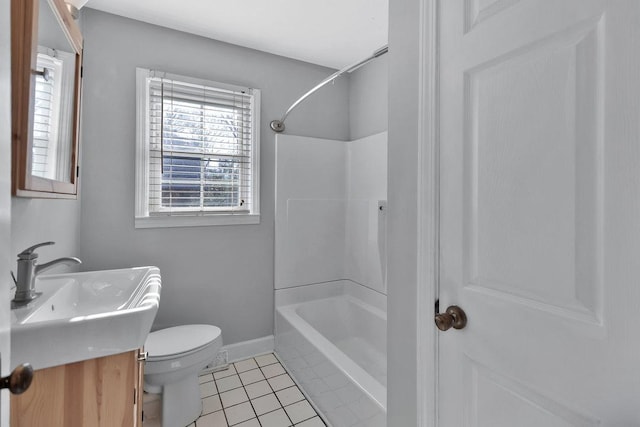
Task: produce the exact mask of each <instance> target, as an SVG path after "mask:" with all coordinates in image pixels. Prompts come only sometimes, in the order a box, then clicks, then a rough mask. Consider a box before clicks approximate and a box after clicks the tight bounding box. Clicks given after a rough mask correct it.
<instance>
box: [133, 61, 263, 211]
mask: <svg viewBox="0 0 640 427" xmlns="http://www.w3.org/2000/svg"><path fill="white" fill-rule="evenodd" d="M256 94H259V92H258V91H257V90H256V89H250V88H240V87H235V86H229V85H224V84H220V83H215V82H203V81H201V80H195V79H191V78H187V77H179V76H172V75H168V74H165V73H159V72H154V71H148V77H147V78H146V111H147V114H146V116H147V117H146V123H147V124H146V140H147V145H146V146H147V153H146V158H147V159H148V164H147V168H146V169H147V173H148V176H147V180H146V181H147V191H146V193H147V201H146V209H147V212H148V215H149V216H156V215H157V216H167V215H169V216H172V215H215V214H232V215H243V214H244V215H246V214H255V213H257V202H258V201H257V197H258V194H257V170H258V168H257V130H256V127H257V126H256V118H257V113H256V110H257V105H256V101H257V98H258V97H257V96H256ZM258 96H259V95H258ZM258 100H259V98H258Z"/></svg>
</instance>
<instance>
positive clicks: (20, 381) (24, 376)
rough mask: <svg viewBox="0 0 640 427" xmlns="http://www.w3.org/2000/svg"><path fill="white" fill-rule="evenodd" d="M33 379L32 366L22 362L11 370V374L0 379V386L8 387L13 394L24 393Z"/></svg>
mask: <svg viewBox="0 0 640 427" xmlns="http://www.w3.org/2000/svg"><path fill="white" fill-rule="evenodd" d="M32 380H33V367H32V366H31V365H30V364H28V363H23V364H22V365H20V366H18V367H17V368H16V369H14V370H13V372H11V375H9V376H6V377H4V378H1V379H0V388H8V389H9V391H10V392H11V393H13V394H22V393H24V392H25V391H26V390H27V389H28V388H29V386H30V385H31V381H32Z"/></svg>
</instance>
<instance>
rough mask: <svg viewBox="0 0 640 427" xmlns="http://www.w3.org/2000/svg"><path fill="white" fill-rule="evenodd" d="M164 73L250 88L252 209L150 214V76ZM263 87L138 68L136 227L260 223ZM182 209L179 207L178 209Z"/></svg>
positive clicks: (197, 81)
mask: <svg viewBox="0 0 640 427" xmlns="http://www.w3.org/2000/svg"><path fill="white" fill-rule="evenodd" d="M155 77H162V78H166V79H175V80H179V81H181V82H186V83H189V84H195V85H201V86H210V87H215V88H216V89H222V90H228V91H233V92H238V91H242V92H247V93H249V94H251V99H252V102H251V108H252V151H251V156H252V158H251V161H252V174H251V179H252V181H253V182H252V184H251V191H252V194H251V197H252V199H251V204H252V209H251V213H243V212H240V211H238V212H233V209H226V210H224V212H225V213H207V212H202V211H192V212H189V213H185V214H182V215H176V216H169V215H167V216H163V215H159V216H150V214H149V203H148V200H149V158H150V154H149V138H148V135H147V133H148V129H149V111H148V110H149V103H148V98H149V90H150V89H149V85H148V84H147V79H149V78H155ZM260 107H261V103H260V90H259V89H255V88H248V87H244V86H236V85H230V84H225V83H218V82H213V81H210V80H204V79H198V78H194V77H187V76H179V75H175V74H170V73H165V72H162V71H156V70H150V69H146V68H136V158H135V160H136V172H135V175H136V182H135V222H134V226H135V228H161V227H202V226H211V225H241V224H259V223H260ZM178 210H179V209H178Z"/></svg>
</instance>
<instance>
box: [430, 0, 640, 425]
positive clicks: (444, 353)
mask: <svg viewBox="0 0 640 427" xmlns="http://www.w3.org/2000/svg"><path fill="white" fill-rule="evenodd" d="M439 7H440V12H439V13H440V26H439V28H440V30H439V36H440V38H439V47H440V83H439V85H440V275H439V278H440V280H439V286H440V306H441V307H446V306H448V305H452V304H456V305H459V306H461V307H462V308H463V309H464V310H465V311H466V313H467V317H468V326H467V327H466V328H465V329H464V330H461V331H454V330H450V331H448V332H445V333H441V334H440V335H439V363H440V368H439V375H440V379H439V398H440V402H439V411H440V414H439V418H440V425H441V426H462V425H468V426H493V427H500V426H513V425H518V426H529V425H530V426H542V425H544V426H556V425H557V426H565V425H567V426H570V425H571V426H591V425H602V426H614V425H615V426H620V425H629V426H631V425H640V414H638V413H637V411H634V408H635V406H636V405H637V402H638V401H640V374H638V373H637V369H636V368H635V366H636V363H635V362H634V360H635V361H636V362H637V361H638V360H640V345H639V344H638V340H637V339H635V338H632V337H635V336H636V334H635V333H634V331H635V330H636V329H637V327H638V326H640V314H639V313H640V310H639V309H638V306H639V305H640V293H639V292H638V291H637V290H636V288H638V277H640V267H638V265H640V263H639V262H636V261H635V259H634V257H633V256H630V252H629V251H631V253H634V254H635V257H637V256H638V255H639V254H640V230H639V222H640V221H639V220H638V218H640V217H637V216H636V217H635V218H634V217H633V216H632V215H630V213H629V212H635V213H636V214H637V213H638V212H640V203H639V197H640V194H639V193H640V192H639V191H638V188H640V172H638V171H639V170H640V167H639V166H640V156H639V155H638V145H640V144H639V143H638V141H639V140H640V126H638V118H639V117H640V108H639V107H638V105H639V103H638V99H639V98H640V84H639V82H638V79H639V76H640V74H638V71H640V70H639V66H638V64H639V61H638V56H639V54H638V52H640V51H639V48H640V33H639V31H640V3H638V2H637V1H632V0H624V1H623V0H616V1H613V0H612V1H603V0H563V1H558V2H541V1H538V0H528V1H527V0H519V1H515V0H502V1H501V0H494V1H488V0H487V1H482V0H466V1H465V0H453V1H452V0H446V1H440V2H439ZM634 72H635V75H634ZM633 402H636V403H633Z"/></svg>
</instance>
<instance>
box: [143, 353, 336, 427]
mask: <svg viewBox="0 0 640 427" xmlns="http://www.w3.org/2000/svg"><path fill="white" fill-rule="evenodd" d="M199 380H200V394H201V396H202V415H201V416H200V418H198V419H197V420H196V421H195V423H193V424H191V425H190V426H188V427H228V426H229V427H230V426H233V427H289V426H296V427H325V424H324V422H323V421H322V419H321V418H320V417H319V416H318V414H317V413H316V411H315V410H314V409H313V407H312V406H311V405H310V404H309V402H308V401H307V400H306V399H305V397H304V395H303V394H302V393H301V392H300V390H299V389H298V387H297V386H296V385H295V383H294V382H293V380H292V379H291V378H290V377H289V375H288V374H287V373H286V371H285V370H284V368H283V367H282V365H281V364H280V362H279V361H278V359H276V357H275V356H274V355H273V354H272V353H270V354H265V355H262V356H257V357H252V358H250V359H246V360H242V361H240V362H235V363H231V364H229V369H227V370H224V371H220V372H215V373H213V374H205V375H202V376H200V378H199ZM144 411H145V421H144V422H143V427H159V425H160V423H159V417H160V415H159V414H160V412H161V410H160V400H159V396H158V395H145V400H144Z"/></svg>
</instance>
